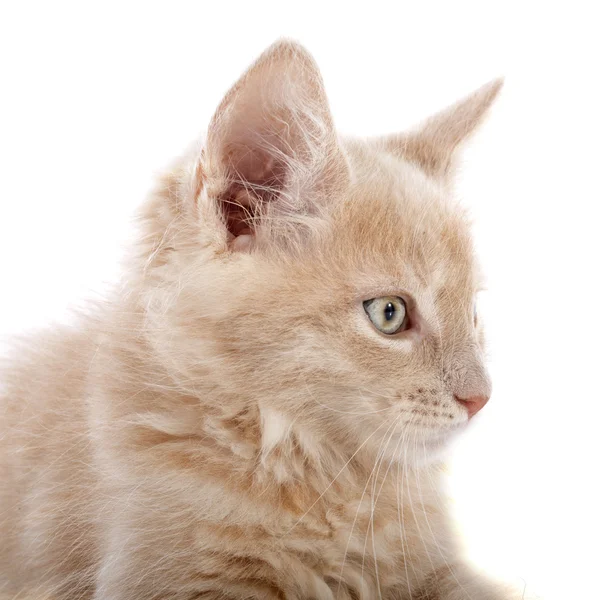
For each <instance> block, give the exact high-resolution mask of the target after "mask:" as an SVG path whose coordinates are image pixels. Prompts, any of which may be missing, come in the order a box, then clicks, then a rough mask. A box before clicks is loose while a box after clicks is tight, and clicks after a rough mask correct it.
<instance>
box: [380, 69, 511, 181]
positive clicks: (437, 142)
mask: <svg viewBox="0 0 600 600" xmlns="http://www.w3.org/2000/svg"><path fill="white" fill-rule="evenodd" d="M502 85H503V80H502V79H496V80H494V81H491V82H490V83H488V84H486V85H484V86H482V87H481V88H479V89H478V90H477V91H475V92H473V93H472V94H471V95H470V96H467V97H466V98H464V99H462V100H459V101H458V102H456V103H455V104H453V105H452V106H450V107H448V108H446V109H445V110H442V111H441V112H439V113H437V114H436V115H434V116H433V117H430V118H429V119H427V120H426V121H425V122H424V123H422V124H421V125H420V126H419V127H417V128H416V129H415V130H414V131H412V132H408V133H405V134H400V135H396V136H391V137H388V138H386V139H385V140H384V145H385V147H386V149H387V150H388V151H391V152H393V153H395V154H398V155H400V156H402V157H403V158H405V159H407V160H410V161H412V162H415V163H417V164H418V165H419V166H420V167H421V168H422V169H423V170H424V171H425V172H426V173H428V174H429V175H431V176H433V177H436V178H440V179H445V178H448V177H449V176H450V175H451V174H452V170H453V166H454V162H455V157H456V154H457V153H458V152H457V151H458V149H459V147H460V146H461V145H462V143H463V142H465V141H466V140H467V139H468V138H469V137H470V136H471V134H473V133H474V132H475V130H476V129H477V128H478V127H479V125H481V123H482V122H483V120H484V118H485V116H486V113H487V112H488V110H489V108H490V107H491V105H492V104H493V102H494V100H495V99H496V97H497V96H498V93H499V92H500V90H501V89H502Z"/></svg>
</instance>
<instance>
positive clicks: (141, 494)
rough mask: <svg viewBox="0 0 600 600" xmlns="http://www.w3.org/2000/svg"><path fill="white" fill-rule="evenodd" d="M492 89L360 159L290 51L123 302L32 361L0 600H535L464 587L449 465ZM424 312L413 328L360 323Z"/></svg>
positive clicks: (154, 228) (209, 151)
mask: <svg viewBox="0 0 600 600" xmlns="http://www.w3.org/2000/svg"><path fill="white" fill-rule="evenodd" d="M499 89H500V83H498V82H495V83H492V84H490V85H488V86H486V87H484V88H482V89H481V90H480V91H479V92H477V93H475V94H473V95H472V96H470V97H469V98H467V99H465V100H463V101H461V102H460V103H458V104H457V105H455V106H454V107H451V108H450V109H448V110H446V111H444V112H442V113H440V114H439V115H437V116H436V117H434V118H433V119H431V120H429V121H427V122H426V123H425V124H424V125H423V126H421V127H420V128H417V129H415V131H413V132H410V133H408V134H404V135H398V136H391V137H389V138H386V139H373V140H356V139H342V138H340V136H338V135H337V134H336V132H335V129H334V128H333V122H332V120H331V116H330V114H329V109H328V105H327V100H326V97H325V93H324V88H323V85H322V82H321V78H320V75H319V72H318V70H317V68H316V66H315V64H314V62H313V60H312V58H311V57H310V56H309V55H308V54H307V53H306V51H305V50H303V49H302V48H301V47H300V46H298V45H296V44H294V43H291V42H285V41H284V42H279V43H278V44H276V45H274V46H273V47H271V48H270V49H268V50H267V51H266V52H265V54H263V56H261V57H260V58H259V60H258V61H257V62H256V63H255V64H254V65H253V66H252V67H251V68H250V70H249V71H248V72H247V73H246V75H245V76H244V77H243V78H242V79H241V80H240V81H239V82H238V83H237V84H236V85H235V86H234V88H233V89H232V90H231V91H230V93H229V94H228V95H227V96H226V98H225V99H224V101H223V103H222V104H221V106H220V107H219V109H218V110H217V113H216V115H215V117H214V119H213V121H212V123H211V124H210V127H209V130H208V135H207V138H206V143H205V144H204V145H198V146H197V147H194V149H193V150H192V151H191V152H190V153H188V154H187V155H186V156H185V157H183V158H182V159H181V160H179V161H178V162H177V164H176V165H175V166H174V167H173V169H172V170H171V171H170V172H169V173H168V174H166V175H165V176H164V178H163V179H162V181H161V182H160V183H159V185H158V186H157V189H156V191H155V192H154V193H153V194H152V196H151V197H150V198H149V199H148V201H147V202H146V204H145V205H144V206H143V207H142V209H141V212H140V219H139V223H140V235H139V242H138V243H137V245H136V246H135V248H134V249H133V251H132V252H131V255H130V258H129V259H128V261H127V264H126V266H125V270H124V277H123V281H122V285H120V286H119V287H118V289H116V290H115V292H114V293H113V294H112V295H111V296H110V297H108V298H107V299H106V301H105V302H104V303H102V304H99V305H97V306H91V305H90V307H89V310H88V311H87V312H86V313H85V314H80V315H79V317H78V318H77V323H76V324H75V325H74V326H72V327H56V328H54V329H52V330H49V331H47V332H44V333H40V334H38V335H36V336H35V337H31V338H26V339H22V340H21V341H19V342H16V343H15V347H14V351H13V353H12V359H11V361H10V363H9V364H8V365H6V366H5V368H4V369H3V375H2V381H3V386H4V392H3V396H2V398H1V404H0V409H1V411H2V419H1V424H0V478H1V481H2V487H1V489H0V536H1V537H0V539H1V540H2V542H1V545H0V597H1V598H3V599H7V598H14V599H16V598H19V599H22V598H31V599H34V598H35V599H36V600H37V599H43V598H48V599H53V600H66V599H75V598H80V599H94V600H142V599H143V600H150V599H169V600H191V599H193V598H198V599H199V598H202V599H207V600H208V599H214V600H216V599H242V598H254V599H269V598H272V599H282V598H285V599H289V600H291V599H297V600H306V599H311V598H312V599H316V600H330V599H333V598H338V599H346V600H354V599H361V600H368V599H375V598H383V599H386V600H392V599H401V598H402V599H404V598H413V599H417V598H419V599H421V600H425V599H430V600H433V599H439V600H455V599H456V600H458V599H461V600H462V599H466V598H473V599H477V600H485V599H488V600H492V599H503V600H505V599H508V598H511V599H512V598H515V599H516V598H520V597H521V593H520V592H519V591H518V590H514V591H509V590H508V589H507V588H505V587H504V586H502V585H499V584H494V583H492V582H491V581H490V580H488V579H486V578H485V577H483V576H481V575H477V574H475V573H474V572H473V571H471V570H470V568H469V567H468V566H466V565H464V564H463V562H462V561H461V559H460V551H459V549H458V546H457V543H456V542H455V538H454V534H453V533H452V526H451V524H450V522H449V518H448V512H447V508H446V501H445V499H444V489H443V479H444V468H443V466H442V463H441V462H440V461H439V457H441V456H442V450H443V448H444V447H445V445H446V442H447V440H448V439H449V438H450V437H452V436H453V435H455V434H456V433H457V432H459V431H460V430H461V429H462V428H463V427H464V425H465V424H466V411H465V409H464V408H463V407H462V406H460V405H459V404H458V403H457V402H456V401H455V400H454V396H455V395H457V396H460V397H463V398H465V397H470V396H476V395H489V393H490V383H489V378H488V376H487V374H486V371H485V366H484V363H483V338H482V332H481V328H480V327H476V326H475V325H474V323H473V302H474V297H475V294H476V291H477V289H478V285H479V283H478V279H477V269H476V265H475V263H474V258H473V253H472V247H471V241H470V236H469V228H468V222H467V219H466V217H465V214H464V212H463V211H462V210H461V209H460V208H459V207H458V206H457V205H456V204H455V203H454V202H453V200H452V199H451V187H452V186H451V179H452V169H453V164H454V160H455V154H456V149H457V148H458V147H459V146H460V144H461V143H462V142H463V141H464V140H465V139H466V138H467V136H468V135H470V134H471V132H472V131H473V130H474V129H475V128H476V126H477V125H478V123H479V122H480V120H481V119H482V117H483V115H484V114H485V112H486V110H487V109H488V107H489V106H490V104H491V103H492V101H493V100H494V98H495V96H496V94H497V92H498V90H499ZM383 295H405V296H407V297H409V298H410V299H411V303H412V304H411V306H410V307H409V309H410V311H411V314H412V315H413V316H412V319H413V320H414V327H413V328H412V329H410V330H409V331H407V332H405V333H403V334H401V335H399V336H396V337H385V336H383V335H382V334H380V333H379V332H377V331H376V330H375V329H374V328H373V327H372V325H371V324H370V322H369V321H368V319H367V318H366V316H365V313H364V310H363V308H362V301H363V300H365V299H368V298H373V297H377V296H383Z"/></svg>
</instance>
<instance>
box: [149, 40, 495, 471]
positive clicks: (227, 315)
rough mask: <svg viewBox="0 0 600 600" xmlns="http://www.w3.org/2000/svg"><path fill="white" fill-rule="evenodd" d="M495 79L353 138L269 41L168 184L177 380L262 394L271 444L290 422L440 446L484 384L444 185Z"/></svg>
mask: <svg viewBox="0 0 600 600" xmlns="http://www.w3.org/2000/svg"><path fill="white" fill-rule="evenodd" d="M500 85H501V84H500V83H499V82H495V83H493V84H490V85H488V86H486V87H484V88H482V89H481V90H479V91H478V92H476V93H475V94H473V95H472V96H470V97H469V98H467V99H466V100H463V101H462V102H459V103H458V104H456V105H454V106H453V107H451V108H450V109H448V110H446V111H444V112H442V113H440V114H438V115H436V116H435V117H433V118H432V119H430V120H428V121H427V122H426V123H425V124H424V125H422V126H421V127H420V128H418V129H416V130H415V131H414V132H410V133H407V134H402V135H395V136H390V137H388V138H384V139H373V140H354V139H344V138H341V137H340V136H338V135H337V134H336V132H335V130H334V128H333V123H332V120H331V116H330V114H329V108H328V105H327V101H326V97H325V94H324V91H323V85H322V82H321V78H320V75H319V72H318V70H317V68H316V66H315V64H314V62H313V61H312V59H311V57H310V56H309V55H308V54H307V53H306V52H305V51H304V50H303V49H302V48H301V47H299V46H297V45H296V44H291V43H288V42H282V43H279V44H276V45H275V46H273V47H272V48H270V49H269V50H267V52H266V53H265V54H264V55H263V56H262V57H261V58H260V59H259V60H258V61H257V62H256V63H255V64H254V65H253V66H252V67H251V68H250V70H249V71H248V72H247V73H246V75H244V77H242V79H241V80H240V81H239V82H238V83H237V84H236V85H235V86H234V88H233V89H232V90H231V91H230V92H229V94H228V95H227V96H226V97H225V99H224V100H223V102H222V104H221V106H220V107H219V109H218V110H217V113H216V115H215V117H214V119H213V121H212V123H211V125H210V128H209V133H208V136H207V140H206V144H205V146H204V147H203V149H202V151H201V152H200V154H199V155H196V156H195V157H192V159H189V160H186V161H184V166H183V168H182V169H181V172H180V173H179V174H178V175H177V178H176V182H177V183H176V185H175V188H176V193H175V199H173V194H172V190H173V187H174V186H173V185H171V186H170V188H169V189H170V190H171V196H170V201H171V203H172V205H171V211H172V213H173V214H174V216H173V215H171V217H172V218H173V219H174V221H173V222H174V223H177V226H173V227H171V230H172V232H170V233H168V236H166V235H162V237H161V243H163V245H165V244H164V241H165V239H168V241H169V243H168V244H166V245H167V246H169V251H170V252H169V253H166V254H165V255H164V256H166V258H162V259H159V258H157V256H159V254H157V253H156V252H155V253H154V255H153V258H152V260H153V261H154V262H155V263H156V267H155V269H154V271H155V273H157V274H158V275H157V277H159V282H160V284H159V285H157V286H154V287H153V288H152V290H151V291H149V292H148V302H147V306H148V307H149V308H148V310H149V314H150V318H151V319H153V320H154V321H155V323H154V324H155V325H156V327H155V328H153V330H156V331H158V332H162V333H157V334H155V337H154V339H153V343H154V346H155V348H156V350H157V352H159V354H160V355H161V356H162V359H163V361H164V363H165V364H167V365H169V369H170V371H171V373H173V374H174V375H175V376H176V377H177V379H178V380H179V382H180V384H181V385H182V386H184V387H186V388H189V389H190V390H193V391H195V392H196V393H197V391H198V390H202V392H201V396H202V399H203V401H205V402H207V403H211V402H216V403H218V404H219V405H220V407H221V408H222V409H224V410H225V408H224V407H227V408H230V409H231V412H232V413H233V412H235V411H236V410H257V411H258V412H259V413H260V415H261V419H262V436H263V444H264V445H267V446H268V445H269V444H270V445H275V444H276V443H277V440H280V439H281V438H282V437H284V436H286V435H288V434H289V433H290V431H291V430H292V429H294V431H295V433H296V436H297V438H298V439H299V440H301V441H300V443H303V444H306V445H307V446H310V445H312V444H314V443H315V442H317V441H319V442H320V443H328V444H330V445H331V446H332V447H336V448H344V449H348V450H349V451H352V449H354V450H356V449H358V448H359V447H360V448H364V449H365V450H366V451H368V452H371V453H386V454H389V455H390V456H393V457H395V458H397V459H399V460H402V461H405V462H408V463H410V464H414V463H420V462H422V461H424V460H428V459H431V458H432V457H435V456H437V455H438V453H439V451H440V450H441V449H443V448H444V447H445V446H446V442H447V441H448V439H449V438H450V437H452V436H453V435H454V434H455V433H456V432H457V431H459V430H460V429H461V428H463V427H464V426H465V424H466V423H467V420H468V417H469V416H470V415H471V414H473V413H474V412H476V410H477V409H478V408H480V407H481V406H482V405H483V404H484V403H485V401H486V400H487V398H488V397H489V395H490V392H491V389H490V381H489V378H488V375H487V373H486V370H485V366H484V362H483V338H482V333H481V329H480V327H479V326H478V324H477V320H476V315H475V310H474V306H475V297H476V293H477V290H478V287H479V281H478V269H477V265H476V263H475V260H474V257H473V250H472V245H471V239H470V234H469V225H468V221H467V219H466V216H465V214H464V213H463V211H462V210H461V209H460V208H458V207H457V206H456V205H455V204H454V203H453V202H452V200H451V198H450V195H451V194H450V183H451V177H452V169H453V164H454V160H455V150H456V148H457V147H458V146H459V145H460V144H461V143H462V141H463V140H464V139H465V138H466V137H468V135H469V134H470V133H471V132H472V131H473V130H474V129H475V127H476V126H477V124H478V123H479V121H480V120H481V118H482V116H483V115H484V113H485V111H486V110H487V108H488V107H489V106H490V104H491V103H492V101H493V99H494V98H495V96H496V95H497V93H498V91H499V88H500ZM161 201H162V200H161ZM173 203H175V204H173ZM182 206H188V208H187V209H186V208H182ZM189 207H191V208H189ZM162 210H164V207H163V209H162ZM302 440H304V441H302Z"/></svg>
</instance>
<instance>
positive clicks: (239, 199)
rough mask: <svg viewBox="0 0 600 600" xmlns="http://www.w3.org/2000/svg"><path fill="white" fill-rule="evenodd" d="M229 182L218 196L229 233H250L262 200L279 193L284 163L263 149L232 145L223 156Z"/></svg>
mask: <svg viewBox="0 0 600 600" xmlns="http://www.w3.org/2000/svg"><path fill="white" fill-rule="evenodd" d="M227 164H228V169H227V177H228V180H229V185H228V186H227V189H226V190H225V191H224V193H223V195H222V196H221V206H222V210H223V216H224V217H225V221H226V223H227V229H228V231H229V233H230V234H231V235H233V236H234V237H238V236H240V235H254V234H255V229H256V226H257V222H258V220H259V219H260V216H261V213H262V212H263V211H264V208H265V203H267V202H272V201H273V200H274V199H276V197H277V196H278V195H279V193H280V192H281V189H282V188H283V185H284V179H285V166H284V164H283V162H282V161H277V160H276V159H275V157H274V156H273V155H272V154H269V153H268V152H267V151H265V150H261V149H257V148H250V147H247V146H236V147H233V148H230V149H229V152H228V157H227Z"/></svg>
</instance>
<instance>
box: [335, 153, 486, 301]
mask: <svg viewBox="0 0 600 600" xmlns="http://www.w3.org/2000/svg"><path fill="white" fill-rule="evenodd" d="M348 154H349V157H350V161H351V166H352V174H353V181H352V185H351V189H350V191H349V193H348V194H347V196H345V197H344V198H343V199H341V202H340V205H339V207H338V213H337V216H338V218H337V219H336V225H335V227H336V229H337V231H336V235H335V236H334V238H335V239H336V240H337V241H336V243H338V244H339V245H340V249H341V250H342V252H345V255H346V257H347V260H349V261H352V263H353V264H352V265H348V266H349V267H351V268H354V269H355V270H356V271H357V272H358V273H361V274H363V275H365V276H366V277H367V278H369V279H373V280H375V279H376V278H379V279H381V280H382V284H383V283H384V282H383V280H385V279H387V280H389V281H390V283H397V284H398V285H410V286H411V287H416V288H418V289H420V290H426V291H427V292H428V293H429V294H433V295H434V296H437V295H439V294H440V293H446V294H448V293H451V294H452V295H453V296H456V295H459V296H463V297H464V296H465V295H468V296H471V295H472V294H473V293H474V291H475V290H476V288H477V287H478V281H477V268H476V264H475V260H474V256H473V248H472V242H471V236H470V227H469V222H468V219H467V216H466V213H465V211H464V210H463V209H461V208H460V207H459V206H457V204H456V203H455V202H454V201H453V200H452V198H450V194H449V192H448V190H447V189H445V188H444V186H442V185H441V184H439V183H437V182H436V181H433V180H432V179H430V178H429V177H427V176H426V175H425V174H424V173H423V172H422V171H421V170H420V169H418V168H417V167H416V166H414V165H412V164H411V163H408V162H405V161H402V160H400V159H398V158H396V157H394V156H392V155H390V154H387V153H383V152H380V151H375V150H374V149H372V148H369V147H368V146H358V147H354V148H352V149H351V151H350V152H349V153H348Z"/></svg>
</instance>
